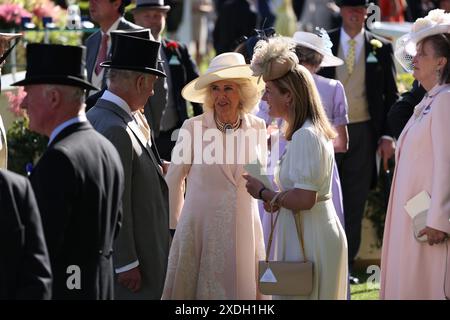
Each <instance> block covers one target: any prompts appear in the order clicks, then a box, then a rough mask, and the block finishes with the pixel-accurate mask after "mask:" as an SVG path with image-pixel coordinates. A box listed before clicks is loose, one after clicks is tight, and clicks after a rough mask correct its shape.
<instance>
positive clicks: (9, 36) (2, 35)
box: [0, 32, 22, 40]
mask: <svg viewBox="0 0 450 320" xmlns="http://www.w3.org/2000/svg"><path fill="white" fill-rule="evenodd" d="M21 36H22V34H21V33H3V32H0V38H2V39H5V40H12V39H15V38H18V37H21Z"/></svg>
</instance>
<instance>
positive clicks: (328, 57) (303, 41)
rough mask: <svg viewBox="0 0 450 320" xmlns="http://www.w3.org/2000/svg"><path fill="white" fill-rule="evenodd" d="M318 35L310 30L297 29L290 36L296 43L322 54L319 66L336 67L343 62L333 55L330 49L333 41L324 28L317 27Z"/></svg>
mask: <svg viewBox="0 0 450 320" xmlns="http://www.w3.org/2000/svg"><path fill="white" fill-rule="evenodd" d="M319 32H320V36H318V35H317V34H314V33H311V32H303V31H297V32H296V33H294V35H293V36H292V39H293V40H294V42H295V44H296V45H300V46H302V47H306V48H309V49H312V50H314V51H317V52H318V53H320V54H321V55H323V60H322V63H321V64H320V66H321V67H336V66H340V65H343V64H344V61H343V60H342V59H340V58H338V57H336V56H335V55H333V52H332V51H331V48H332V47H333V43H332V42H331V40H330V37H329V36H328V33H327V32H326V31H325V30H324V29H319Z"/></svg>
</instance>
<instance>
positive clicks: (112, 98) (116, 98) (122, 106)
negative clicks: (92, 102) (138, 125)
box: [100, 90, 133, 117]
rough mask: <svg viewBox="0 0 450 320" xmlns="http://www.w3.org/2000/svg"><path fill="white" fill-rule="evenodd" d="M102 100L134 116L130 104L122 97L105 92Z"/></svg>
mask: <svg viewBox="0 0 450 320" xmlns="http://www.w3.org/2000/svg"><path fill="white" fill-rule="evenodd" d="M100 99H103V100H107V101H109V102H112V103H114V104H115V105H117V106H118V107H119V108H120V109H122V110H123V111H125V112H126V113H127V114H129V115H130V116H131V117H132V116H133V113H132V112H131V109H130V106H129V105H128V103H127V102H126V101H125V100H123V99H122V98H121V97H119V96H118V95H116V94H114V93H112V92H111V91H109V90H105V92H103V95H102V97H101V98H100Z"/></svg>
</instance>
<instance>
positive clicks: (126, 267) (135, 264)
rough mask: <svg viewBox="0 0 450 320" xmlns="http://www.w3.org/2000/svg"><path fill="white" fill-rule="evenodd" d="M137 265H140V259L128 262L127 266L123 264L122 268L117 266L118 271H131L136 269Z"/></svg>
mask: <svg viewBox="0 0 450 320" xmlns="http://www.w3.org/2000/svg"><path fill="white" fill-rule="evenodd" d="M137 266H139V261H138V260H136V261H135V262H132V263H130V264H127V265H126V266H123V267H120V268H116V273H122V272H126V271H130V270H131V269H134V268H136V267H137Z"/></svg>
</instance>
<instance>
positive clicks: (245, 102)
mask: <svg viewBox="0 0 450 320" xmlns="http://www.w3.org/2000/svg"><path fill="white" fill-rule="evenodd" d="M224 81H230V82H234V83H235V84H236V85H237V87H238V92H239V111H240V112H241V113H250V112H251V111H252V110H253V109H254V108H255V106H256V104H257V103H258V101H259V98H260V96H261V92H259V91H258V88H257V87H256V86H255V85H254V84H253V83H252V81H251V80H249V79H246V78H236V79H224ZM213 83H214V82H213ZM203 109H204V110H208V109H209V110H214V99H213V97H212V94H211V84H210V85H209V86H208V87H207V88H206V93H205V101H204V103H203Z"/></svg>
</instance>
